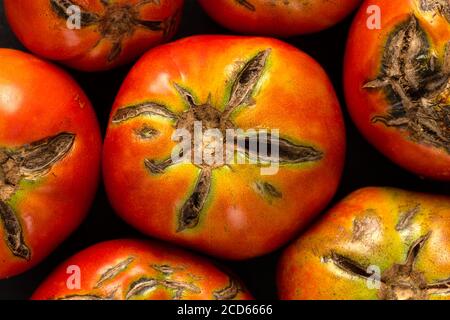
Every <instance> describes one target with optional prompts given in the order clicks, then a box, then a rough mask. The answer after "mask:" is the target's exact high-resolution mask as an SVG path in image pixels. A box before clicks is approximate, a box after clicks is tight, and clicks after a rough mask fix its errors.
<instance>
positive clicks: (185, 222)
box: [112, 49, 323, 232]
mask: <svg viewBox="0 0 450 320" xmlns="http://www.w3.org/2000/svg"><path fill="white" fill-rule="evenodd" d="M270 53H271V49H267V50H264V51H260V52H258V53H257V54H256V55H255V56H254V57H253V58H251V59H250V60H248V61H247V62H246V63H245V65H244V66H243V67H242V69H241V70H240V71H239V72H238V73H237V75H236V76H235V78H234V79H233V81H232V82H231V83H232V86H231V93H230V97H229V100H228V103H227V104H226V106H225V108H224V110H223V111H220V110H219V109H217V108H215V107H214V106H212V104H211V95H210V97H209V99H208V101H207V102H206V103H204V104H201V103H198V102H197V101H196V99H195V98H194V95H193V94H192V93H191V92H189V91H188V90H187V89H185V88H183V87H182V86H180V85H178V84H176V83H175V84H174V88H175V89H176V91H177V92H178V94H179V95H180V96H181V97H182V99H183V100H184V103H185V105H186V106H187V110H186V111H184V112H183V113H181V114H175V113H173V112H172V111H170V110H169V109H168V108H167V107H166V106H164V105H162V104H159V103H156V102H152V101H148V102H143V103H139V104H135V105H131V106H126V107H123V108H119V110H117V111H116V113H115V114H114V115H113V117H112V123H113V124H115V125H120V124H121V123H124V122H126V121H130V120H131V119H135V118H137V117H142V116H147V117H160V118H163V119H166V120H168V121H171V122H172V123H173V127H174V128H175V129H186V130H188V131H189V132H191V133H192V132H194V125H195V123H196V122H201V123H202V124H203V127H204V129H218V130H220V131H221V133H222V135H223V137H225V136H226V130H227V129H236V126H235V124H234V123H233V121H232V119H231V116H232V114H233V113H234V112H236V111H237V110H238V109H239V108H240V107H244V106H249V105H252V104H254V103H255V102H254V99H253V95H254V93H255V91H256V90H255V89H256V87H257V85H258V83H259V82H260V80H261V78H262V76H263V73H264V71H265V69H266V64H267V60H268V58H269V56H270ZM146 130H147V131H148V127H147V129H146ZM153 133H154V131H153ZM246 138H247V139H251V138H252V137H246ZM265 139H266V140H265V141H264V138H263V139H262V140H263V141H261V140H260V142H261V143H266V145H267V146H268V149H270V150H273V149H274V148H275V147H277V148H278V150H279V157H278V158H277V159H273V157H271V155H269V156H266V157H261V155H258V154H257V153H258V150H254V149H253V148H250V147H249V144H248V143H245V144H242V143H238V142H237V141H238V137H236V139H235V140H234V141H233V142H231V143H233V144H234V145H233V147H234V149H235V150H236V152H237V153H238V154H241V155H244V156H246V157H249V156H254V157H255V158H258V156H259V159H260V162H264V161H265V162H266V163H267V162H268V161H270V160H274V161H277V162H278V163H279V164H281V165H286V164H298V163H304V162H312V161H318V160H321V159H322V158H323V153H322V152H321V151H318V150H317V149H315V148H314V147H310V146H302V145H298V144H295V143H293V142H291V141H290V140H289V139H287V138H285V137H280V138H279V139H278V140H275V139H271V137H267V138H265ZM227 143H230V142H229V141H228V139H227V141H226V142H223V144H224V147H223V150H225V149H226V147H227V145H226V144H227ZM204 144H205V143H204ZM275 144H276V145H275ZM207 147H208V146H205V145H200V146H198V145H196V144H195V143H194V141H193V142H192V145H191V150H197V151H200V152H197V154H199V153H200V154H203V153H201V152H202V150H201V149H203V148H207ZM198 149H200V150H198ZM192 155H194V153H192ZM180 158H181V157H180ZM261 158H262V159H261ZM194 160H195V159H193V161H192V162H193V163H195V161H194ZM144 163H145V166H146V167H147V169H148V170H149V173H150V174H152V175H160V174H164V172H165V171H166V169H167V168H169V167H170V166H173V165H175V164H177V161H174V160H173V159H172V157H170V158H167V159H165V160H163V161H161V162H157V161H155V160H151V159H146V160H145V161H144ZM259 164H261V163H259ZM197 166H198V167H199V168H200V174H199V177H198V179H197V182H196V184H195V187H194V191H193V192H192V194H191V195H190V197H189V198H188V199H187V200H186V202H185V203H184V205H183V206H182V208H181V210H180V213H179V219H178V229H177V232H181V231H184V230H186V229H192V228H195V227H196V226H197V225H198V223H199V218H200V213H201V211H202V210H203V208H204V206H205V203H206V201H207V199H208V197H209V195H210V189H211V182H212V171H213V170H214V169H216V168H218V167H221V166H223V164H220V165H218V166H215V165H210V164H205V163H203V164H201V165H197ZM261 185H264V186H266V187H265V188H259V190H261V191H262V192H263V193H264V192H266V193H267V194H266V195H267V196H268V197H272V195H277V198H281V196H282V193H281V192H280V191H278V190H277V189H276V188H275V186H273V185H270V184H269V183H268V182H265V183H263V184H261Z"/></svg>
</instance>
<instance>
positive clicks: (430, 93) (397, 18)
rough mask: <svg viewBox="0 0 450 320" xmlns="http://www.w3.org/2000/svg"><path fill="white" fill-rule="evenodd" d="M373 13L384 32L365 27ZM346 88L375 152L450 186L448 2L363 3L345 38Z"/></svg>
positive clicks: (352, 109)
mask: <svg viewBox="0 0 450 320" xmlns="http://www.w3.org/2000/svg"><path fill="white" fill-rule="evenodd" d="M369 6H371V7H370V8H369ZM368 8H369V9H370V10H369V11H370V12H372V16H369V15H368V14H367V13H366V11H367V10H368ZM376 8H378V10H377V9H376ZM377 12H380V13H381V29H369V28H368V21H369V26H375V27H376V23H375V22H376V20H374V18H375V19H376V18H377V16H376V14H377ZM345 89H346V96H347V102H348V107H349V111H350V113H351V116H352V118H353V120H354V121H355V123H356V125H357V126H358V128H359V129H360V130H361V132H362V133H363V134H364V136H365V137H366V138H367V139H368V140H369V141H370V142H371V143H372V144H373V145H374V146H375V147H376V148H378V150H380V151H381V152H382V153H383V154H385V155H386V156H387V157H389V158H390V159H391V160H393V161H394V162H395V163H397V164H398V165H400V166H402V167H403V168H405V169H407V170H409V171H411V172H413V173H415V174H417V175H420V176H424V177H428V178H433V179H438V180H446V181H450V2H448V1H433V0H426V1H425V0H424V1H416V0H399V1H390V0H376V1H367V2H366V3H365V4H364V5H363V6H362V8H361V11H360V12H359V14H358V16H357V17H356V20H355V22H354V25H353V27H352V30H351V32H350V38H349V41H348V47H347V55H346V62H345Z"/></svg>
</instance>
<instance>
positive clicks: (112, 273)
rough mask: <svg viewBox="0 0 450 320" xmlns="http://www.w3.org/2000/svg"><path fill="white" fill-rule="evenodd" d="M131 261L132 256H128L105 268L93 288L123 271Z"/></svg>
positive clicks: (132, 259) (98, 286)
mask: <svg viewBox="0 0 450 320" xmlns="http://www.w3.org/2000/svg"><path fill="white" fill-rule="evenodd" d="M133 261H134V258H133V257H129V258H127V259H125V260H123V261H121V262H119V263H118V264H117V265H115V266H113V267H111V268H109V269H108V270H106V271H105V273H103V274H102V275H101V276H100V279H99V280H98V282H97V284H96V285H95V287H94V288H95V289H98V288H100V287H102V286H103V284H104V283H105V282H107V281H109V280H112V279H114V278H115V277H116V276H118V275H119V274H120V273H122V272H124V271H125V270H126V269H127V268H128V266H129V265H130V264H131V263H132V262H133Z"/></svg>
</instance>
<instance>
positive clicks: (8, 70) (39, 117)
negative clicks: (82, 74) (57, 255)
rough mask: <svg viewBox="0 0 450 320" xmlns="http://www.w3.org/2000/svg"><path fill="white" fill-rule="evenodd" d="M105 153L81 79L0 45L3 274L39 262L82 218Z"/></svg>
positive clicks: (0, 265)
mask: <svg viewBox="0 0 450 320" xmlns="http://www.w3.org/2000/svg"><path fill="white" fill-rule="evenodd" d="M100 153H101V137H100V130H99V127H98V124H97V120H96V118H95V114H94V112H93V110H92V107H91V104H90V102H89V100H88V98H87V97H86V96H85V95H84V93H83V91H82V90H81V89H80V88H79V87H78V85H77V84H76V83H75V82H74V81H73V80H72V79H71V78H70V77H69V76H68V75H67V74H66V73H64V72H63V71H61V70H60V69H58V68H56V67H54V66H53V65H51V64H48V63H46V62H44V61H41V60H39V59H37V58H35V57H33V56H31V55H29V54H26V53H22V52H20V51H15V50H9V49H0V239H1V241H0V279H1V278H6V277H9V276H12V275H16V274H19V273H21V272H23V271H25V270H28V269H29V268H31V267H32V266H34V265H35V264H37V263H38V262H40V261H41V260H42V259H43V258H45V257H46V256H47V255H48V254H49V253H50V252H51V251H52V250H53V249H54V248H55V247H56V246H57V245H58V244H59V243H60V242H61V241H63V240H64V239H65V238H66V237H67V236H68V235H69V234H70V233H71V232H72V231H73V230H74V229H75V228H76V227H77V226H78V224H79V223H80V222H81V220H82V219H83V217H84V216H85V214H86V213H87V211H88V208H89V206H90V204H91V200H92V198H93V196H94V193H95V190H96V187H97V180H98V174H99V171H100V168H99V165H100Z"/></svg>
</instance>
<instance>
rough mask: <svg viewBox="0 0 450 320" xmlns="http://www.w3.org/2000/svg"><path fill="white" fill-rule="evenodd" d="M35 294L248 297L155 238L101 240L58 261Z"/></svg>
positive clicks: (209, 267) (201, 262)
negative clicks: (148, 239) (146, 240)
mask: <svg viewBox="0 0 450 320" xmlns="http://www.w3.org/2000/svg"><path fill="white" fill-rule="evenodd" d="M32 299H34V300H50V299H51V300H53V299H57V300H170V299H176V300H180V299H182V300H233V299H236V300H249V299H252V296H251V295H250V294H249V293H248V292H247V290H246V289H245V288H244V286H243V285H242V283H241V282H240V281H239V280H237V279H236V278H234V277H232V276H230V275H228V274H227V273H225V272H223V271H221V270H220V269H218V267H217V266H215V265H214V264H213V263H212V262H210V261H208V260H206V259H204V258H200V257H196V256H194V255H192V254H190V253H187V252H184V251H181V250H179V249H175V248H171V247H168V246H165V245H162V244H157V243H154V242H144V241H137V240H116V241H108V242H103V243H100V244H97V245H94V246H92V247H90V248H88V249H85V250H83V251H81V252H80V253H78V254H76V255H75V256H73V257H72V258H70V259H69V260H67V261H66V262H65V263H63V264H62V265H61V266H59V267H58V268H57V269H56V270H55V271H54V272H53V273H52V274H51V275H50V276H49V277H48V278H47V279H46V280H45V281H44V283H43V284H41V286H40V287H39V288H38V289H37V290H36V292H35V293H34V294H33V296H32Z"/></svg>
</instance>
